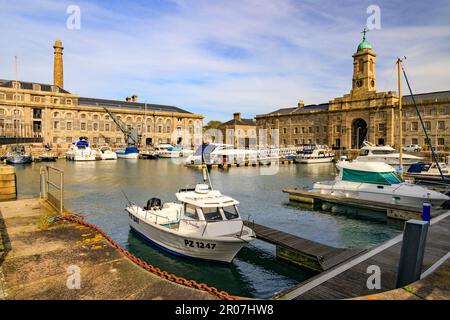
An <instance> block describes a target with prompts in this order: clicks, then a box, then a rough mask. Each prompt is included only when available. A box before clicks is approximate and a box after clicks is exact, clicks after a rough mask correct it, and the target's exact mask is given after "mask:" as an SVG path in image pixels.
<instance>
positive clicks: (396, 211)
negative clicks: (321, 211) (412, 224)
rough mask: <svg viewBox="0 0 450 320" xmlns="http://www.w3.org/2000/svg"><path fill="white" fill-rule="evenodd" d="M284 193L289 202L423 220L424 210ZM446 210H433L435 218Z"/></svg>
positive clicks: (320, 195)
mask: <svg viewBox="0 0 450 320" xmlns="http://www.w3.org/2000/svg"><path fill="white" fill-rule="evenodd" d="M283 192H285V193H288V194H289V200H291V201H295V202H302V203H308V204H316V203H322V202H326V203H331V204H336V205H346V206H351V207H356V208H363V209H368V210H373V211H378V212H384V213H386V215H387V217H388V218H392V219H398V220H409V219H418V220H420V219H422V218H421V217H422V208H416V207H407V206H401V205H396V204H387V203H381V202H375V201H368V200H360V199H353V198H344V197H338V196H333V195H329V194H321V193H315V192H310V191H306V190H300V189H283ZM444 211H445V210H443V209H433V212H432V214H433V216H436V215H438V214H440V213H442V212H444Z"/></svg>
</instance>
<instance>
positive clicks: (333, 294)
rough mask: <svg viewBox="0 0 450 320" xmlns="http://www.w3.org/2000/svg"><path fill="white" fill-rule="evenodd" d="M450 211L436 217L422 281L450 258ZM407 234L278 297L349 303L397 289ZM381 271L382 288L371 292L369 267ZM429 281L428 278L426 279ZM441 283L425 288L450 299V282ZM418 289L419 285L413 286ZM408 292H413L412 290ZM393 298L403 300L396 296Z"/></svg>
mask: <svg viewBox="0 0 450 320" xmlns="http://www.w3.org/2000/svg"><path fill="white" fill-rule="evenodd" d="M449 230H450V211H447V212H446V213H444V214H442V215H440V216H438V217H435V218H433V219H432V220H431V222H430V227H429V229H428V236H427V240H426V246H425V254H424V259H423V264H422V278H425V277H426V276H427V275H428V274H430V273H432V272H433V271H435V270H436V269H437V268H438V267H439V266H440V265H441V264H442V263H444V262H445V261H446V260H447V259H449V258H450V254H449V252H450V233H449ZM402 240H403V234H401V235H399V236H397V237H395V238H393V239H391V240H389V241H387V242H386V243H384V244H382V245H380V246H378V247H376V248H374V249H371V250H369V251H367V252H363V253H361V254H360V255H358V256H356V257H354V258H352V259H350V260H348V261H346V262H344V263H341V264H339V265H337V266H335V267H333V268H331V269H329V270H327V271H324V272H322V273H321V274H319V275H317V276H314V277H312V278H310V279H308V280H306V281H305V282H303V283H301V284H300V285H298V286H297V287H295V288H292V289H290V290H287V291H286V292H284V293H282V294H280V295H278V296H277V298H278V299H287V300H292V299H293V300H321V299H333V300H334V299H349V298H355V297H360V296H373V295H376V294H379V293H382V292H385V291H389V290H394V289H397V288H396V279H397V270H398V265H399V260H400V251H401V246H402ZM374 266H375V267H378V268H379V270H380V288H379V289H377V288H373V289H371V288H369V286H368V285H367V283H368V281H369V277H370V276H371V275H372V272H371V271H370V270H371V269H370V268H369V267H372V268H373V267H374ZM425 279H426V278H425ZM440 279H441V282H439V283H437V284H434V283H430V282H428V284H427V285H426V286H425V287H423V288H422V290H427V291H428V292H430V291H432V290H434V289H435V287H439V286H440V287H441V288H442V289H441V290H442V291H441V293H442V294H441V295H440V298H441V299H442V298H444V299H448V298H449V292H450V283H449V282H450V280H449V277H448V274H446V277H442V276H441V277H440ZM412 285H413V287H411V288H414V286H415V288H417V285H414V284H412ZM404 288H405V290H409V291H413V289H410V288H409V286H406V287H404ZM392 298H397V299H401V298H402V297H401V296H398V295H396V294H394V295H393V296H392Z"/></svg>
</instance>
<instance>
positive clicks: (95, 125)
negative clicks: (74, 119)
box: [93, 122, 98, 131]
mask: <svg viewBox="0 0 450 320" xmlns="http://www.w3.org/2000/svg"><path fill="white" fill-rule="evenodd" d="M93 126H94V131H98V123H97V122H95V123H94V125H93Z"/></svg>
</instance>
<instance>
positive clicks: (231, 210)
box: [222, 206, 239, 220]
mask: <svg viewBox="0 0 450 320" xmlns="http://www.w3.org/2000/svg"><path fill="white" fill-rule="evenodd" d="M222 209H223V213H224V214H225V217H226V218H227V220H232V219H237V218H239V213H238V212H237V208H236V206H228V207H223V208H222Z"/></svg>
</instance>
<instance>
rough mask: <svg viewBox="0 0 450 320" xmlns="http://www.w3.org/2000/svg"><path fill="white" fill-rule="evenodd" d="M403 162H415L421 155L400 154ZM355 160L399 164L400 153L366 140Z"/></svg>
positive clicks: (406, 163)
mask: <svg viewBox="0 0 450 320" xmlns="http://www.w3.org/2000/svg"><path fill="white" fill-rule="evenodd" d="M402 159H403V164H404V165H407V166H409V165H411V164H413V163H415V162H418V161H420V160H422V158H421V157H418V156H414V155H411V154H406V153H403V154H402ZM356 161H368V162H378V161H380V162H384V163H387V164H389V165H399V164H400V154H399V153H398V151H396V150H395V149H394V148H392V147H390V146H376V145H374V144H373V143H370V142H368V141H364V142H363V147H362V148H361V150H360V154H359V156H358V157H357V158H356Z"/></svg>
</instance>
